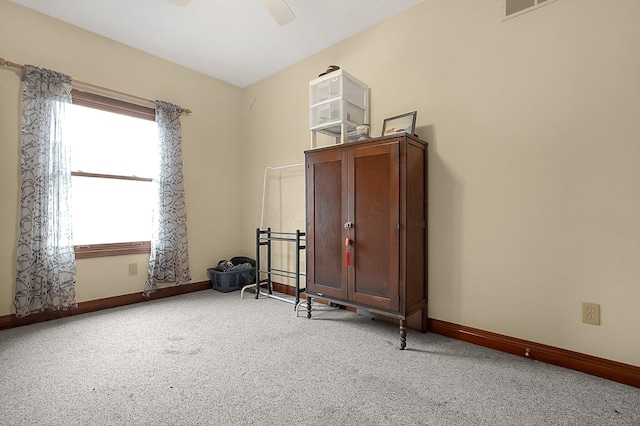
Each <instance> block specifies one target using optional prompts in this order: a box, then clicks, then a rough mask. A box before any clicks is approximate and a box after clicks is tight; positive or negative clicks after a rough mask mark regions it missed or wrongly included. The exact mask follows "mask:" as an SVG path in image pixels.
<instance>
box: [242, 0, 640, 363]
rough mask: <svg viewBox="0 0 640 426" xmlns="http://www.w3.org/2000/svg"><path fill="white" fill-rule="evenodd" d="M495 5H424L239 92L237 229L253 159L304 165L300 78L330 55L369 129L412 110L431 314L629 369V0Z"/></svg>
mask: <svg viewBox="0 0 640 426" xmlns="http://www.w3.org/2000/svg"><path fill="white" fill-rule="evenodd" d="M501 5H502V1H501V0H483V1H477V0H456V1H449V0H427V1H425V2H424V3H423V4H421V5H419V6H417V7H415V8H413V9H411V10H409V11H408V12H406V13H404V14H402V15H400V16H398V17H396V18H393V19H391V20H388V21H386V22H384V23H382V24H380V25H378V26H376V27H374V28H372V29H370V30H367V31H365V32H363V33H361V34H359V35H357V36H355V37H352V38H350V39H349V40H347V41H345V42H342V43H340V44H338V45H336V46H333V47H331V48H329V49H327V50H325V51H323V52H321V53H319V54H316V55H314V56H312V57H311V58H309V59H307V60H304V61H301V62H300V63H298V64H296V65H294V66H292V67H289V68H287V69H286V70H284V71H281V72H279V73H277V74H275V75H273V76H271V77H269V78H266V79H264V80H263V81H260V82H258V83H256V84H254V85H252V86H250V87H248V88H246V89H245V90H244V93H243V95H244V104H245V107H246V108H247V110H248V106H249V105H250V104H251V103H252V102H253V101H254V99H255V104H254V106H253V108H252V110H251V112H250V113H249V114H248V120H247V122H248V123H249V132H250V136H249V140H250V141H251V142H252V143H253V146H254V148H255V149H254V150H253V154H254V158H253V160H252V163H253V164H255V165H256V167H255V169H254V172H253V174H252V175H251V180H252V182H250V184H249V185H248V187H247V191H249V194H250V197H249V200H251V202H253V205H252V206H253V207H250V208H248V209H247V210H246V215H245V222H247V223H257V222H258V220H259V218H258V216H259V214H258V213H257V212H258V210H259V207H258V206H257V202H258V201H257V200H259V198H260V190H259V187H260V185H259V182H261V180H262V169H263V168H264V167H265V166H267V165H279V164H288V163H295V162H299V161H303V159H304V157H303V153H302V152H303V150H305V149H307V148H308V147H309V132H308V130H307V127H306V126H307V123H308V116H307V102H308V94H307V90H308V89H307V88H308V82H309V80H311V79H313V78H315V77H316V76H317V75H318V74H319V73H320V72H322V71H323V70H324V69H325V68H326V67H327V65H329V64H337V65H339V66H341V67H343V68H344V69H345V70H347V71H348V72H350V73H351V74H353V75H355V76H356V77H357V78H359V79H361V80H362V81H364V82H366V83H367V84H368V85H369V86H370V87H371V99H372V114H371V117H372V134H374V135H377V134H379V133H380V131H381V127H382V121H383V119H384V118H385V117H390V116H394V115H397V114H401V113H404V112H408V111H412V110H417V111H418V131H417V133H418V134H419V135H420V136H421V137H422V138H423V139H426V140H427V141H428V142H429V144H430V145H429V151H430V158H429V168H430V169H429V179H430V181H429V192H430V200H429V202H430V207H429V215H430V217H429V227H430V235H429V252H430V255H429V268H430V271H429V297H430V304H429V316H430V317H432V318H436V319H440V320H445V321H450V322H453V323H457V324H463V325H467V326H471V327H476V328H480V329H483V330H488V331H493V332H497V333H501V334H505V335H509V336H513V337H518V338H522V339H527V340H532V341H535V342H539V343H543V344H548V345H552V346H556V347H560V348H565V349H569V350H574V351H578V352H581V353H586V354H591V355H595V356H600V357H604V358H607V359H612V360H617V361H620V362H626V363H630V364H633V365H640V331H639V329H638V327H637V324H639V323H640V309H638V302H639V301H640V192H639V190H638V184H640V140H639V136H638V135H640V119H639V117H640V77H639V76H640V45H639V43H638V41H639V40H640V25H638V22H640V2H637V1H635V0H616V1H607V2H602V1H596V0H559V1H557V2H554V3H552V4H549V5H548V6H545V7H542V8H540V9H538V10H536V11H533V12H530V13H527V14H524V15H522V16H520V17H517V18H514V19H510V20H508V21H504V22H502V21H501ZM288 195H289V198H288V199H287V200H285V201H283V202H284V203H286V204H290V205H293V204H296V202H299V203H302V202H303V201H300V200H303V196H304V195H303V192H302V190H300V192H298V193H296V194H288ZM250 205H251V204H250ZM285 226H286V224H285ZM293 226H295V225H294V224H292V227H293ZM294 229H295V228H294ZM583 301H587V302H594V303H599V304H601V309H602V324H601V325H600V326H594V325H587V324H583V323H582V322H581V303H582V302H583Z"/></svg>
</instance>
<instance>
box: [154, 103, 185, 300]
mask: <svg viewBox="0 0 640 426" xmlns="http://www.w3.org/2000/svg"><path fill="white" fill-rule="evenodd" d="M181 112H182V108H180V107H177V106H175V105H172V104H170V103H168V102H163V101H156V123H157V124H158V134H159V143H160V172H159V178H158V180H157V182H156V184H157V191H158V203H157V206H156V208H155V209H154V215H153V216H154V218H153V221H154V230H153V236H152V238H151V257H150V258H149V271H148V275H147V282H146V283H145V286H144V294H145V296H147V297H148V296H149V295H150V294H151V293H153V292H154V291H156V290H157V289H158V287H157V283H176V285H179V284H182V283H185V282H189V281H191V272H190V271H189V250H188V240H187V207H186V204H185V194H184V180H183V177H182V135H181V130H180V113H181Z"/></svg>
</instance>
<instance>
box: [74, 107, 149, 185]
mask: <svg viewBox="0 0 640 426" xmlns="http://www.w3.org/2000/svg"><path fill="white" fill-rule="evenodd" d="M67 119H68V120H69V121H68V123H69V125H68V126H67V127H66V128H65V129H68V130H65V131H66V132H67V134H66V136H67V137H68V138H69V142H70V144H71V150H72V151H71V152H72V156H71V169H72V170H73V171H82V172H87V173H101V174H110V175H123V176H140V177H148V178H153V177H155V176H156V174H157V164H158V161H157V160H156V155H157V154H156V153H157V151H158V150H157V144H158V130H157V126H156V123H155V122H154V121H150V120H143V119H140V118H133V117H129V116H126V115H121V114H116V113H111V112H106V111H101V110H97V109H93V108H87V107H83V106H79V105H69V106H68V107H67Z"/></svg>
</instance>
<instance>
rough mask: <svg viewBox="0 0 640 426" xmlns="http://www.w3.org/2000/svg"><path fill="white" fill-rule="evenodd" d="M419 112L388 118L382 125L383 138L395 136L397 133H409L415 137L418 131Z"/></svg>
mask: <svg viewBox="0 0 640 426" xmlns="http://www.w3.org/2000/svg"><path fill="white" fill-rule="evenodd" d="M417 115H418V112H417V111H413V112H408V113H406V114H402V115H397V116H395V117H391V118H386V119H385V120H384V123H382V136H387V135H393V134H395V133H405V132H406V133H409V134H410V135H413V133H414V132H415V131H416V116H417Z"/></svg>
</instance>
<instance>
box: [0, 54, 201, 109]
mask: <svg viewBox="0 0 640 426" xmlns="http://www.w3.org/2000/svg"><path fill="white" fill-rule="evenodd" d="M0 66H3V67H11V68H16V69H20V70H21V69H22V68H23V65H21V64H17V63H15V62H11V61H7V60H6V59H4V58H0ZM72 83H73V84H74V85H76V86H79V87H80V88H81V87H85V88H90V89H96V90H100V91H104V92H107V93H113V94H115V95H120V96H125V97H127V98H131V99H136V100H138V101H141V102H145V103H148V104H150V105H153V106H155V104H156V102H155V101H153V100H151V99H146V98H142V97H140V96H136V95H131V94H129V93H125V92H120V91H118V90H113V89H109V88H106V87H102V86H98V85H96V84H91V83H87V82H84V81H80V80H76V79H72ZM180 113H182V114H187V115H188V114H191V110H190V109H186V108H182V107H181V108H180Z"/></svg>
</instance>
